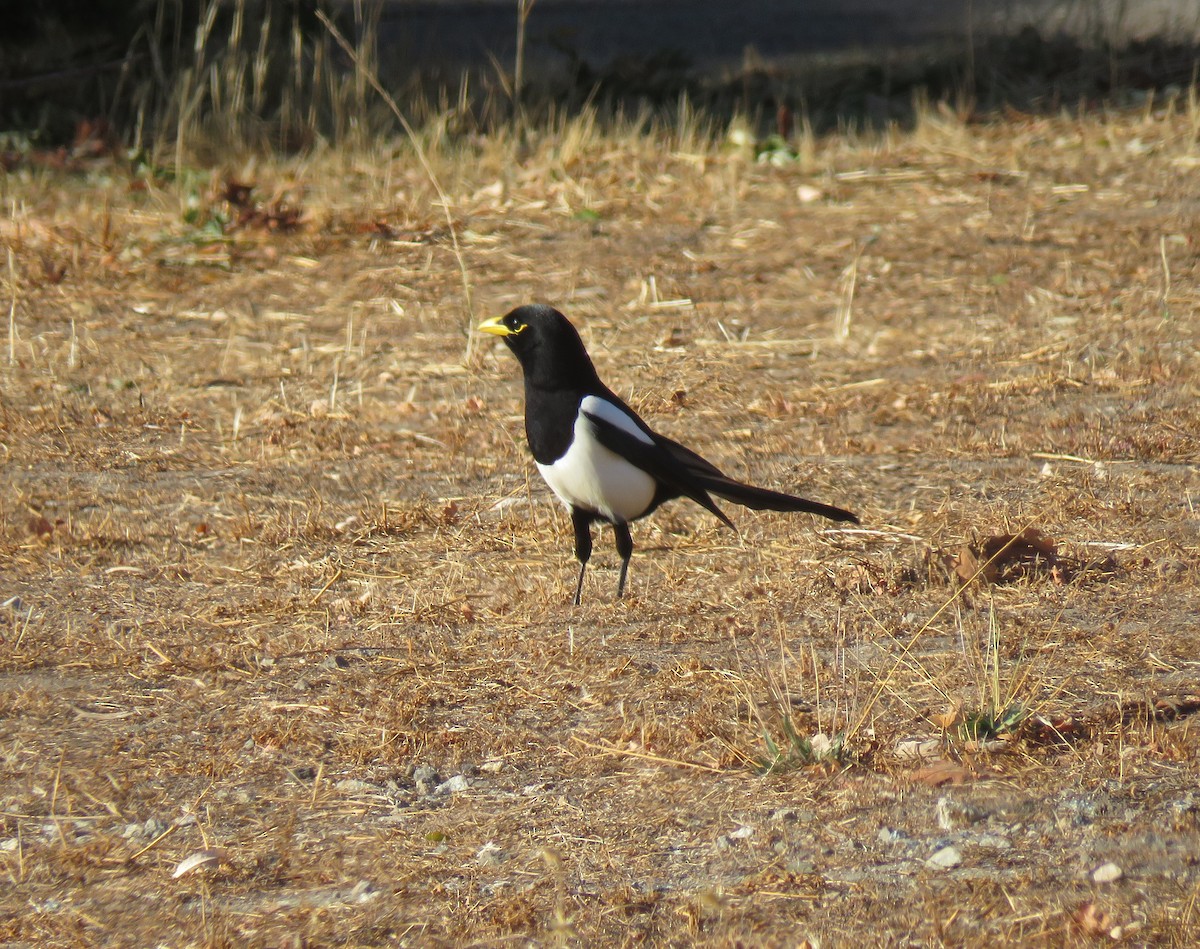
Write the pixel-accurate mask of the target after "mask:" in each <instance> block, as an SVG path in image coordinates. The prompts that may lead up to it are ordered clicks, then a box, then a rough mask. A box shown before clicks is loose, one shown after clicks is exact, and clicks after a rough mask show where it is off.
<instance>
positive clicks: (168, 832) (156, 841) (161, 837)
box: [125, 824, 179, 863]
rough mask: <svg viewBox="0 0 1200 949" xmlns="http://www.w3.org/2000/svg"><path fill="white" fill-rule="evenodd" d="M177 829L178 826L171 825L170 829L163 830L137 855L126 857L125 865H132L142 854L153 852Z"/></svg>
mask: <svg viewBox="0 0 1200 949" xmlns="http://www.w3.org/2000/svg"><path fill="white" fill-rule="evenodd" d="M178 828H179V825H178V824H172V825H171V826H170V827H168V828H167V829H166V830H164V831H163V832H162V833H161V834H159V835H158V836H157V837H155V838H154V839H153V840H152V841H150V843H148V844H146V846H144V847H143V848H142V849H141V850H139V851H138V852H137V853H135V854H132V855H131V856H129V857H127V858H126V860H125V863H132V862H133V861H134V860H136V859H137V858H138V857H140V856H141V855H142V854H144V853H147V852H149V851H151V850H153V849H154V848H155V847H157V846H158V845H159V844H160V843H162V842H163V841H164V840H166V839H167V838H168V837H170V836H171V835H172V834H173V833H175V831H176V830H177V829H178Z"/></svg>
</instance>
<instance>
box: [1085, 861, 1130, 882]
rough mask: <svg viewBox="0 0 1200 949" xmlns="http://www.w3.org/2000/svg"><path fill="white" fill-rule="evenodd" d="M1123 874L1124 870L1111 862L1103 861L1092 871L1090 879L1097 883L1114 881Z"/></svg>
mask: <svg viewBox="0 0 1200 949" xmlns="http://www.w3.org/2000/svg"><path fill="white" fill-rule="evenodd" d="M1124 875H1125V871H1124V870H1122V869H1121V868H1120V867H1119V866H1117V865H1116V864H1115V863H1113V862H1112V861H1111V860H1110V861H1109V862H1108V863H1103V864H1101V865H1100V866H1098V867H1096V869H1095V870H1093V871H1092V879H1093V880H1095V881H1096V882H1097V883H1116V882H1117V880H1119V879H1121V877H1123V876H1124Z"/></svg>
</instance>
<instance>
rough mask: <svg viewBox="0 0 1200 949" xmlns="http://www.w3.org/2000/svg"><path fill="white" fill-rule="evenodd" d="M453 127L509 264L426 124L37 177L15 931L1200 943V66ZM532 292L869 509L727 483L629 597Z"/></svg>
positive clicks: (16, 552) (11, 185) (29, 291)
mask: <svg viewBox="0 0 1200 949" xmlns="http://www.w3.org/2000/svg"><path fill="white" fill-rule="evenodd" d="M431 154H432V155H433V160H434V163H435V166H436V167H437V168H438V170H439V174H440V175H441V178H442V180H443V184H444V185H445V187H446V190H447V192H448V193H449V195H450V197H451V203H452V215H453V218H454V221H455V224H456V227H457V229H458V237H459V240H460V242H461V245H462V258H463V260H464V262H465V264H466V268H467V272H468V275H469V279H470V284H471V287H472V291H473V298H474V313H473V314H469V313H468V308H467V306H466V304H465V302H464V298H463V292H462V280H461V278H460V275H459V271H458V266H457V263H456V259H455V254H454V251H453V248H452V246H451V243H450V239H449V234H448V232H447V230H446V228H445V221H444V216H443V214H442V212H441V210H440V209H439V208H438V207H436V206H435V201H436V198H435V195H434V194H433V193H432V189H431V187H430V184H429V182H428V180H427V179H426V177H425V176H424V175H423V174H422V173H421V171H420V170H419V168H418V167H417V165H416V163H415V162H414V161H413V160H412V158H411V156H410V153H409V152H408V151H407V150H406V149H405V148H403V147H401V148H399V149H398V150H396V151H394V152H390V153H385V152H384V151H382V150H381V151H380V152H379V153H377V154H371V155H363V156H359V157H354V158H351V157H347V156H345V155H341V156H328V157H325V158H320V159H311V160H308V161H306V162H304V163H298V164H294V165H273V166H267V165H262V166H259V167H257V168H256V169H253V170H247V169H233V170H228V171H227V173H228V174H230V175H231V176H232V177H234V178H237V179H240V180H246V181H250V182H252V183H254V184H255V185H256V191H255V194H254V195H253V196H251V198H250V199H249V201H248V202H246V203H245V204H244V206H243V207H242V209H241V211H240V212H239V211H238V209H237V208H229V207H228V206H227V205H226V204H225V203H224V202H222V201H221V200H219V199H218V197H217V194H218V193H219V192H220V190H221V188H222V186H223V182H224V181H225V178H224V176H223V175H222V174H221V173H214V174H213V176H212V178H211V179H209V178H208V177H206V176H202V175H198V176H197V177H196V178H195V179H194V180H192V181H191V182H190V183H188V182H176V183H170V184H167V183H162V182H159V181H157V180H155V179H153V178H146V177H143V176H137V175H130V174H129V173H127V172H125V171H122V170H119V169H118V168H117V167H116V166H115V164H114V163H113V162H111V161H109V160H106V159H104V158H99V159H94V160H88V161H86V162H83V163H81V164H80V166H79V167H78V168H77V169H76V170H74V171H70V170H61V169H59V170H56V169H55V168H53V167H44V166H35V165H33V164H30V163H27V162H21V161H17V162H14V163H12V166H11V168H10V170H9V171H8V173H7V174H6V175H5V176H4V177H2V178H0V190H2V192H3V204H4V209H3V215H2V218H0V233H2V234H3V242H4V245H5V246H6V248H7V250H8V252H9V256H8V258H7V260H0V268H2V269H3V283H2V286H3V297H4V299H3V303H4V304H5V310H6V311H8V310H9V309H10V305H11V317H10V319H9V320H8V321H7V326H6V327H0V442H2V443H0V465H2V470H3V488H4V490H3V493H2V496H0V602H4V603H5V605H4V606H3V608H2V611H0V619H2V625H0V754H2V756H3V757H2V762H0V769H2V770H0V809H2V816H0V867H2V874H3V885H2V886H0V942H3V943H5V944H6V945H11V946H27V947H34V946H36V947H60V946H61V947H68V946H69V947H76V946H155V945H163V946H173V947H182V946H213V947H216V946H263V947H267V946H270V947H276V946H287V947H293V946H309V947H314V946H385V945H468V944H474V945H507V944H531V945H550V944H559V943H561V944H580V945H632V944H639V943H645V944H654V945H660V944H667V945H680V946H682V945H692V944H706V945H716V946H732V945H747V946H748V945H767V946H797V945H804V944H806V943H805V941H806V940H807V941H808V943H807V944H810V945H817V944H820V945H821V946H825V947H829V946H840V945H863V944H877V945H894V946H901V945H1003V944H1023V945H1042V944H1049V945H1084V944H1090V943H1098V944H1105V943H1111V942H1114V941H1120V942H1123V943H1125V944H1131V945H1174V946H1187V945H1195V944H1196V943H1197V942H1200V905H1198V904H1200V741H1198V739H1200V734H1198V732H1197V719H1196V716H1195V714H1194V713H1195V711H1196V710H1197V708H1198V707H1200V685H1198V684H1197V677H1198V675H1200V568H1198V566H1197V549H1198V547H1200V536H1198V526H1200V516H1198V514H1197V510H1196V502H1197V497H1198V495H1200V467H1198V466H1200V435H1198V433H1200V399H1198V397H1200V368H1198V365H1200V364H1198V361H1197V360H1198V357H1200V351H1198V350H1200V343H1198V340H1200V322H1198V319H1197V312H1198V308H1200V285H1198V283H1197V270H1198V258H1197V253H1198V250H1197V240H1198V239H1200V201H1198V200H1197V194H1198V188H1200V107H1197V106H1196V104H1195V103H1192V104H1191V105H1190V106H1189V105H1188V104H1187V103H1186V102H1178V103H1176V104H1174V105H1172V106H1153V105H1148V106H1147V107H1146V108H1144V109H1141V110H1137V111H1130V112H1109V113H1104V112H1097V113H1093V114H1090V115H1087V116H1085V117H1067V116H1061V117H1035V116H1027V115H1020V114H1011V115H1009V116H1007V117H1006V118H1004V119H997V120H995V121H991V122H986V123H980V124H967V123H964V122H961V121H959V120H958V119H956V118H955V117H954V116H953V115H950V114H947V113H941V112H938V111H936V110H934V111H931V112H930V113H929V114H927V115H925V116H924V117H923V119H922V121H921V122H920V123H919V124H918V127H917V128H916V130H915V131H914V132H912V133H905V134H901V133H895V134H892V135H889V136H882V137H878V138H871V139H867V138H864V139H862V140H855V139H853V138H849V137H845V136H842V137H832V138H829V139H822V140H819V141H815V142H808V143H806V144H805V147H804V148H802V149H801V154H800V156H799V157H798V158H797V159H796V160H794V161H789V162H786V163H784V164H783V165H782V166H781V167H773V166H771V165H768V164H756V163H754V162H752V161H749V160H747V156H746V155H745V154H743V153H741V152H740V151H739V150H737V149H735V148H730V147H725V146H721V145H719V144H709V143H708V142H706V141H705V140H704V139H703V136H688V135H683V136H681V137H679V138H677V139H672V138H671V137H670V136H668V135H666V134H653V133H634V132H632V131H628V132H621V131H616V132H611V133H604V134H602V133H600V132H598V131H597V130H595V129H593V128H591V127H590V126H589V124H588V122H587V121H585V120H578V121H575V122H571V123H568V124H566V125H565V126H564V127H562V128H561V129H559V130H558V133H557V134H554V135H544V136H542V137H541V138H539V139H537V140H535V142H534V144H533V146H532V147H531V148H530V149H529V150H528V151H527V153H526V154H524V155H522V156H521V159H520V161H519V163H517V164H513V163H512V162H511V161H510V160H509V159H510V157H511V154H512V152H511V151H510V150H509V149H508V146H506V145H505V144H504V143H503V142H499V143H497V142H495V141H480V142H478V143H476V144H475V145H472V146H466V145H464V146H461V147H460V150H459V151H453V150H451V148H450V146H448V145H446V144H445V143H444V142H443V143H442V144H440V145H439V144H438V143H437V142H436V141H435V142H433V143H432V144H431ZM189 193H192V194H193V195H194V196H195V198H196V201H197V210H196V211H195V213H185V212H186V211H187V208H186V207H185V203H186V201H185V198H186V196H187V195H188V194H189ZM273 198H280V199H281V200H280V201H278V202H274V203H273V201H272V199H273ZM256 201H257V202H258V203H257V204H256V203H255V202H256ZM289 209H291V210H297V209H298V210H301V211H302V214H303V216H302V219H301V220H300V222H299V226H298V227H296V228H295V229H294V230H292V229H290V228H289V226H288V225H290V224H291V223H293V222H292V215H291V211H290V210H289ZM216 212H220V213H222V214H224V215H227V216H228V217H229V218H230V220H229V221H228V222H227V223H225V224H223V225H219V223H218V222H216V221H215V220H214V219H211V218H209V216H208V215H209V214H211V213H216ZM239 214H240V216H241V218H242V222H241V224H240V225H239V224H238V222H237V218H238V216H239ZM189 221H190V223H189ZM206 221H207V223H206ZM530 300H543V301H547V302H551V303H554V304H556V305H558V306H560V307H561V308H563V309H564V310H565V311H566V312H567V313H568V315H570V316H571V317H572V318H573V319H574V320H575V321H576V322H577V324H579V325H580V326H581V327H582V328H583V331H584V336H585V339H586V341H587V342H588V344H589V347H590V349H591V352H592V354H593V356H594V358H595V360H596V362H597V364H598V365H599V367H600V370H601V373H602V375H603V376H604V377H605V378H606V379H607V380H608V381H609V382H610V383H611V384H612V385H613V387H614V388H615V389H616V390H617V391H618V392H619V393H621V394H622V395H623V396H626V397H627V398H628V399H629V400H630V401H631V403H632V404H633V405H634V406H635V407H636V408H638V409H639V411H641V412H642V413H643V414H644V415H645V416H646V418H647V419H648V420H649V421H650V422H651V424H653V425H654V426H655V427H657V428H659V429H661V430H662V431H664V432H666V433H669V434H671V435H673V436H676V437H679V438H681V439H683V440H684V441H686V442H687V443H689V444H690V445H692V446H694V447H695V448H697V449H698V450H700V451H701V452H702V453H704V454H705V455H707V456H709V457H711V458H712V459H713V460H714V461H717V462H718V463H720V464H721V465H722V466H723V467H725V468H727V469H728V470H729V471H730V472H731V473H735V474H737V475H739V476H744V477H745V478H747V479H750V480H752V481H754V482H756V483H760V484H764V485H768V486H775V487H780V488H783V489H787V490H791V489H795V490H798V491H800V492H802V493H805V494H808V495H809V496H812V497H815V498H819V499H821V500H825V501H828V502H830V503H834V504H838V505H843V506H846V507H849V508H851V509H852V510H855V511H856V512H858V513H859V514H860V515H861V517H862V519H863V528H862V529H855V530H836V529H833V530H831V529H827V527H826V525H825V524H824V523H818V522H816V521H815V520H813V519H811V518H806V517H802V516H786V515H774V514H755V513H753V512H748V511H742V510H739V509H736V508H732V507H731V508H730V510H729V513H730V514H731V515H733V516H734V518H735V520H736V521H737V523H738V525H739V528H740V534H738V535H733V534H731V533H730V532H728V531H725V530H722V529H720V528H719V525H718V524H717V523H716V522H715V521H714V520H713V519H712V518H711V517H709V516H708V515H706V514H705V513H704V512H703V511H701V510H699V509H698V508H696V507H695V506H694V505H688V504H686V503H680V502H676V503H675V504H673V505H671V506H669V507H668V508H666V509H664V510H662V511H660V512H659V514H658V515H657V516H655V517H654V518H653V519H652V520H650V521H648V522H644V523H642V524H639V525H638V526H637V527H636V529H635V531H634V540H635V543H636V544H637V550H636V552H635V555H634V560H633V566H632V570H631V574H630V587H631V593H632V595H631V596H629V597H627V598H626V599H625V600H623V601H615V600H614V599H613V593H614V587H615V567H616V558H615V554H614V553H613V551H612V548H611V540H610V537H609V536H608V534H607V532H606V533H605V534H604V536H603V538H602V539H601V541H600V542H599V543H598V545H597V556H596V558H595V559H594V560H593V564H594V569H593V570H592V571H590V574H589V579H588V583H587V585H586V587H585V591H584V597H585V599H584V605H583V606H582V607H581V608H577V609H573V608H572V607H571V606H570V605H569V598H570V593H571V589H572V584H573V582H574V577H575V570H576V568H575V562H574V560H573V559H572V557H571V552H570V526H569V523H568V520H567V518H566V516H565V514H564V513H563V512H562V511H560V510H559V509H558V507H557V506H556V504H555V503H553V502H552V499H551V497H550V495H549V492H548V490H547V489H546V488H545V487H544V486H543V485H542V484H541V482H540V480H539V479H538V478H537V475H536V472H535V471H534V469H533V467H532V464H531V462H530V460H529V459H528V458H527V455H526V450H525V446H524V433H523V430H522V423H521V408H522V406H521V391H520V382H519V373H518V370H517V366H516V363H515V361H514V360H513V359H512V358H511V357H510V356H509V354H508V353H507V352H505V351H504V350H503V348H502V347H501V346H499V345H497V344H495V343H494V342H493V341H491V340H488V341H486V342H485V341H478V340H477V341H475V343H474V345H473V351H471V352H470V353H468V347H467V338H466V336H465V333H464V328H465V327H466V326H467V325H468V324H469V322H470V321H471V320H472V319H476V320H477V319H481V318H482V317H484V316H487V315H492V314H494V313H497V312H500V311H502V310H503V309H504V308H507V307H509V306H511V305H513V304H516V303H518V302H524V301H530ZM1026 528H1034V529H1036V530H1038V531H1040V532H1041V534H1042V535H1043V536H1044V538H1049V539H1050V540H1052V541H1053V542H1054V544H1055V545H1056V546H1055V548H1054V550H1053V551H1052V552H1051V551H1050V550H1049V548H1048V547H1047V546H1046V545H1045V541H1044V540H1039V541H1037V542H1036V543H1035V544H1034V545H1033V548H1031V550H1032V554H1031V557H1032V559H1031V560H1027V561H1022V562H1016V561H1015V560H1013V559H1012V558H1011V557H1010V556H1009V554H1007V553H1006V554H1003V555H1002V556H1001V558H1000V560H999V561H998V562H997V564H998V565H1000V566H1001V567H1003V569H1002V570H1001V573H1002V576H1000V577H998V579H1000V580H1008V581H1009V582H1000V583H994V584H984V583H983V582H981V581H976V582H974V583H972V584H969V585H967V586H965V587H964V586H962V585H961V584H960V582H959V578H958V576H957V575H956V573H955V568H956V567H957V568H958V569H959V571H960V572H966V573H968V574H969V570H965V569H964V564H966V565H969V564H970V563H971V560H970V556H969V555H968V554H967V553H966V552H965V551H964V550H963V548H964V547H969V548H971V549H972V550H973V552H974V553H975V554H976V555H981V554H982V551H983V549H984V545H985V542H986V541H987V540H988V539H989V538H994V537H997V536H1000V535H1004V534H1010V533H1018V532H1021V531H1023V530H1025V529H1026ZM1039 550H1040V556H1037V557H1034V556H1033V554H1037V553H1039ZM1027 553H1028V551H1027ZM1006 716H1007V717H1006ZM981 723H982V724H981ZM789 733H790V734H794V735H795V736H796V738H797V741H796V742H795V744H794V746H793V744H792V743H791V742H790V740H789V737H788V736H789ZM819 734H820V735H826V736H829V737H830V738H835V737H836V736H841V741H842V742H843V744H842V748H841V751H840V754H833V755H825V756H822V755H821V754H820V753H819V752H820V739H818V741H817V748H816V749H815V750H814V749H811V748H809V747H808V745H807V744H806V742H807V741H808V740H809V739H811V738H812V737H813V736H816V735H819ZM767 736H769V740H768V737H767ZM771 743H774V745H775V747H776V748H778V749H779V752H780V755H781V759H782V760H780V761H778V762H776V767H775V768H773V769H771V772H770V773H768V774H763V773H761V772H762V771H763V770H764V769H763V767H762V765H763V764H764V762H765V761H768V760H769V758H770V757H771V756H770V750H769V749H770V747H771ZM834 750H835V751H836V743H835V749H834ZM917 752H920V753H921V754H923V757H918V756H915V755H916V754H917ZM947 847H950V848H952V851H947V850H944V849H943V848H947ZM202 851H212V852H213V853H209V854H208V856H209V858H210V859H209V860H208V862H207V863H206V865H204V866H201V867H200V868H198V869H194V870H192V871H191V872H188V873H185V874H183V875H180V876H178V877H175V876H173V873H174V872H175V870H176V868H177V867H179V865H180V863H181V861H184V860H185V859H186V858H188V857H189V856H192V855H194V854H197V853H198V852H202ZM939 852H940V856H939V858H938V859H937V860H935V861H934V862H933V863H929V862H927V861H928V860H929V859H930V858H931V857H933V856H934V855H935V854H938V853H939ZM955 858H957V859H955ZM939 862H940V863H941V864H943V865H942V866H939V865H938V863H939ZM1108 862H1112V863H1115V864H1116V865H1117V866H1119V867H1120V869H1121V871H1122V875H1121V876H1120V879H1118V880H1116V881H1115V882H1097V881H1096V880H1095V879H1094V878H1093V873H1094V871H1095V870H1096V869H1097V868H1098V867H1100V866H1102V865H1103V864H1106V863H1108ZM1102 876H1103V875H1102Z"/></svg>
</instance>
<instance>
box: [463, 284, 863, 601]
mask: <svg viewBox="0 0 1200 949" xmlns="http://www.w3.org/2000/svg"><path fill="white" fill-rule="evenodd" d="M479 329H480V330H481V331H482V332H484V333H491V334H493V335H495V336H499V337H501V338H502V339H503V340H504V342H505V343H507V344H508V348H509V349H511V350H512V351H513V353H514V354H515V355H516V357H517V359H518V360H519V361H520V363H521V371H522V372H523V374H524V376H525V434H526V436H527V437H528V439H529V449H530V451H531V452H532V453H533V460H534V461H535V462H537V467H538V471H540V472H541V473H542V477H543V478H545V479H546V483H547V484H549V485H550V487H551V489H552V490H553V491H554V493H555V494H557V495H558V497H559V499H560V500H561V501H562V502H563V504H565V505H566V506H567V509H568V510H569V511H570V512H571V523H572V524H573V525H574V528H575V556H576V558H577V559H578V560H579V582H578V583H577V584H576V586H575V601H574V602H575V605H577V606H578V605H579V599H580V594H581V593H582V592H583V575H584V572H585V571H586V570H587V563H588V558H589V557H591V555H592V531H591V524H592V521H607V522H608V523H609V524H611V525H612V528H613V535H614V536H615V538H616V542H617V553H618V554H620V556H621V575H620V579H619V580H618V581H617V596H618V597H620V596H622V595H624V593H625V577H626V574H627V573H628V572H629V558H630V556H631V555H632V554H633V538H632V537H630V535H629V524H630V522H631V521H636V520H638V519H639V518H643V517H645V516H646V515H647V514H649V513H651V512H652V511H653V510H654V509H655V508H657V507H658V506H659V505H660V504H662V503H663V502H664V501H669V500H671V499H672V498H677V497H680V496H682V497H688V498H691V499H692V500H693V501H695V502H696V503H697V504H699V505H700V506H701V507H703V508H705V509H707V510H709V511H711V512H712V513H713V514H714V515H716V516H717V517H718V518H720V519H721V521H722V522H724V523H725V524H727V525H728V526H729V527H731V528H732V527H733V522H732V521H731V520H729V518H728V517H726V516H725V514H724V512H722V511H721V509H720V508H719V507H717V505H716V504H715V503H714V501H713V499H712V497H711V495H713V494H715V495H716V496H717V497H719V498H724V499H725V500H727V501H735V502H737V503H738V504H741V505H744V506H745V507H749V508H754V509H756V510H770V511H804V512H807V513H809V514H819V515H820V516H821V517H827V518H829V519H830V520H833V521H851V522H853V523H855V524H857V523H858V518H857V517H855V516H854V515H853V514H851V513H850V512H849V511H843V510H842V509H841V508H837V507H831V506H830V505H828V504H821V503H819V502H817V501H809V500H807V499H805V498H798V497H793V496H792V495H790V494H783V493H781V492H779V491H770V490H767V489H766V488H756V487H753V486H752V485H748V484H742V483H741V482H739V481H734V480H733V479H732V478H730V477H727V476H726V475H724V474H722V473H721V472H720V471H719V470H718V469H717V468H716V467H715V466H714V465H712V464H710V463H709V462H707V461H705V460H704V459H703V458H701V457H700V456H699V455H697V454H696V453H695V452H694V451H692V450H691V449H688V448H685V447H684V446H683V445H680V444H679V443H678V442H675V441H672V440H671V439H669V438H667V437H666V436H664V435H659V434H657V433H656V432H654V431H652V430H651V429H650V426H648V425H647V424H646V423H645V422H643V421H642V420H641V418H639V417H638V415H637V413H636V412H634V411H633V409H631V408H630V407H629V406H628V405H626V404H625V403H624V402H623V401H622V400H621V399H620V398H619V397H618V396H616V395H615V394H614V393H613V392H612V390H611V389H609V388H608V387H607V386H606V385H605V384H604V383H603V382H601V381H600V377H599V376H598V375H597V374H596V368H595V366H593V365H592V360H591V359H590V358H588V354H587V350H586V349H584V346H583V341H582V340H581V339H580V338H579V333H578V332H577V331H576V329H575V327H574V326H572V325H571V322H570V321H569V320H568V319H567V318H566V317H565V316H563V315H562V314H561V313H559V312H558V310H556V309H554V308H553V307H550V306H546V305H544V304H530V305H527V306H520V307H517V308H516V309H515V310H513V311H511V312H510V313H507V314H505V315H504V316H497V317H493V318H492V319H490V320H486V321H485V322H483V323H481V324H480V326H479ZM735 529H736V528H735Z"/></svg>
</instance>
